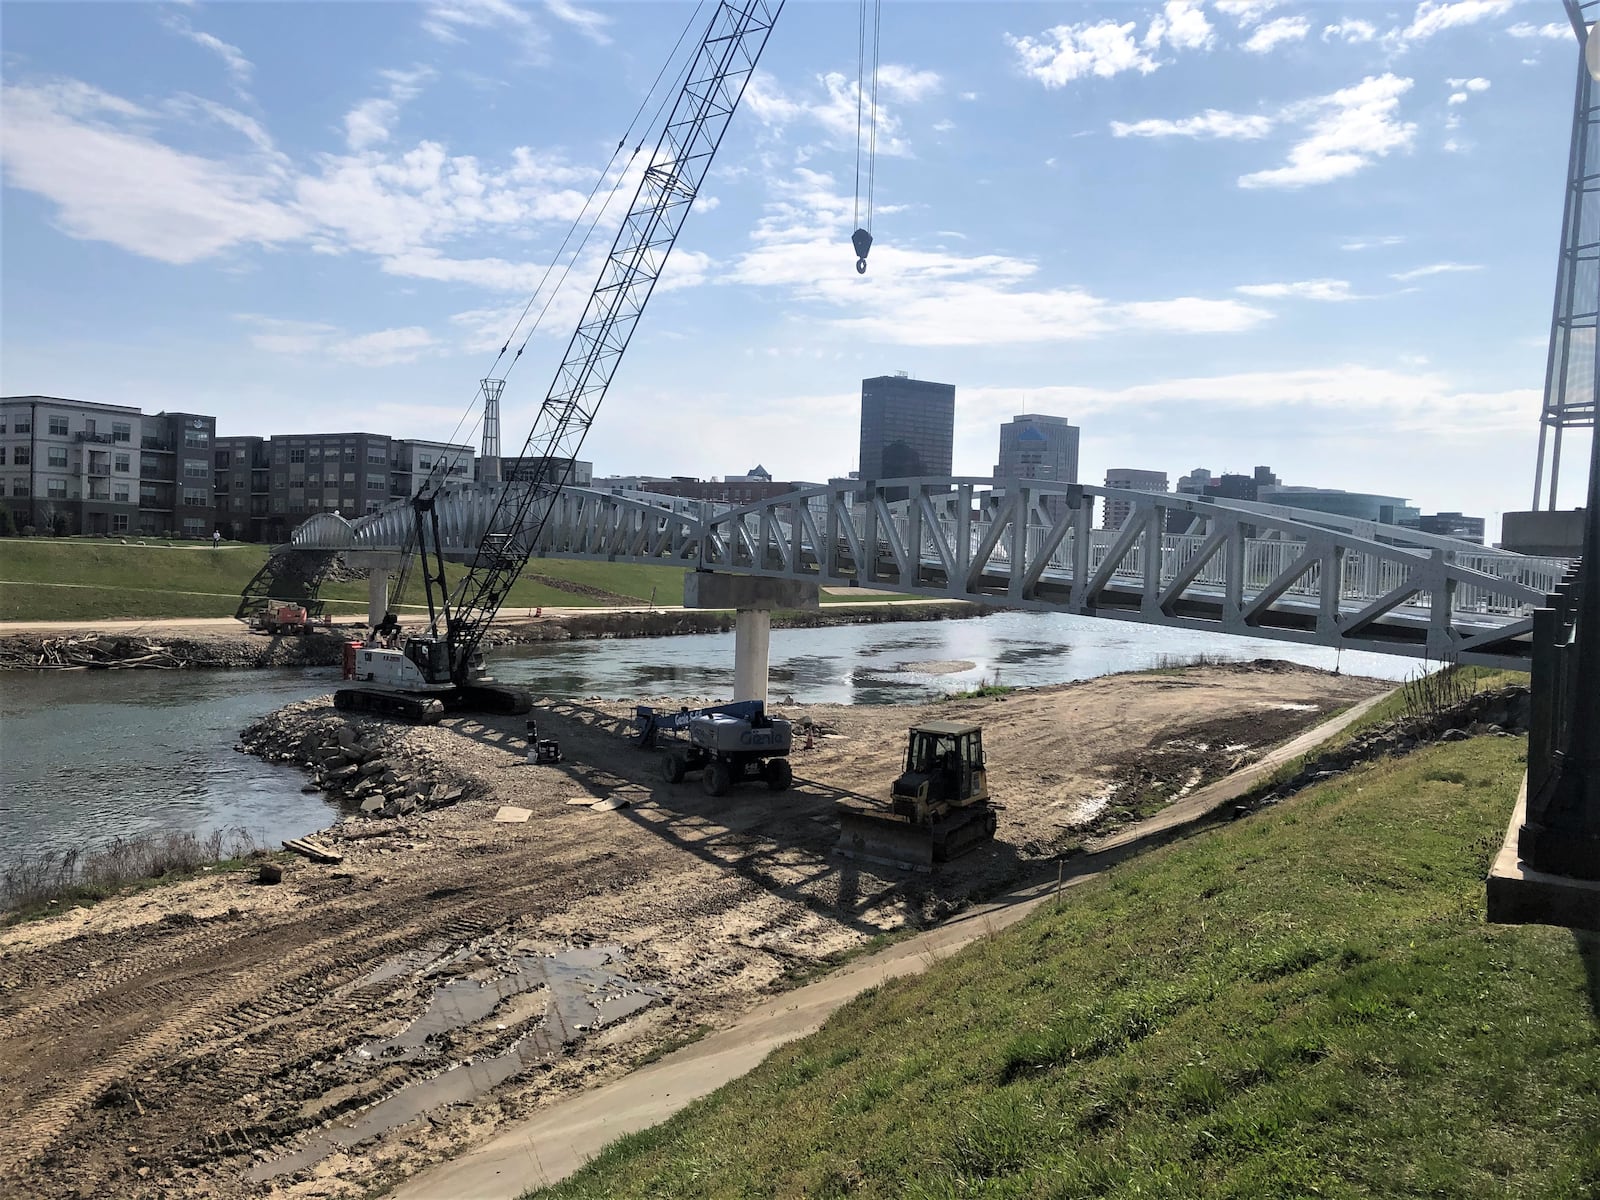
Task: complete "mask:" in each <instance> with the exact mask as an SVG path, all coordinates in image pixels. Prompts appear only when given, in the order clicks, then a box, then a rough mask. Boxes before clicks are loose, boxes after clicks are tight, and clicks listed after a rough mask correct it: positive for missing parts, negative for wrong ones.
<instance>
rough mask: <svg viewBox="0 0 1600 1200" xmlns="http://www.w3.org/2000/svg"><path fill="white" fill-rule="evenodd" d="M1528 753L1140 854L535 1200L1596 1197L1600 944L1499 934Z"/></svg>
mask: <svg viewBox="0 0 1600 1200" xmlns="http://www.w3.org/2000/svg"><path fill="white" fill-rule="evenodd" d="M1524 750H1525V746H1524V743H1523V742H1522V741H1521V740H1520V739H1509V738H1477V739H1472V740H1470V741H1467V742H1461V743H1448V744H1444V745H1439V746H1434V747H1431V748H1428V749H1426V750H1423V751H1420V752H1418V753H1416V754H1414V755H1411V756H1409V757H1407V758H1404V759H1390V760H1385V761H1383V762H1380V763H1376V764H1373V765H1370V766H1367V767H1364V768H1360V769H1358V770H1355V771H1353V772H1351V773H1350V774H1348V775H1347V776H1344V777H1342V778H1340V779H1338V780H1331V781H1329V782H1328V783H1326V784H1324V785H1320V786H1318V787H1316V788H1313V789H1310V790H1308V791H1306V792H1304V793H1302V794H1301V795H1300V796H1299V797H1297V798H1295V799H1293V800H1291V801H1288V802H1286V803H1284V804H1283V805H1281V806H1278V807H1276V808H1274V809H1273V810H1271V811H1270V812H1268V813H1264V814H1262V815H1260V816H1257V817H1254V818H1251V819H1249V820H1245V821H1241V822H1238V823H1235V824H1232V825H1228V826H1225V827H1223V828H1221V829H1218V830H1215V831H1213V832H1211V833H1209V834H1207V835H1205V836H1203V837H1197V838H1193V839H1190V840H1188V841H1186V842H1183V843H1180V844H1178V845H1175V846H1172V847H1168V848H1167V849H1165V850H1161V851H1156V852H1154V853H1152V854H1150V855H1148V856H1147V857H1145V858H1143V859H1140V860H1137V861H1135V862H1131V863H1128V864H1124V865H1123V866H1121V867H1118V868H1116V869H1114V870H1112V871H1111V872H1109V873H1108V874H1107V875H1106V876H1104V877H1102V878H1100V879H1097V880H1093V881H1090V882H1088V883H1086V884H1084V885H1082V886H1081V887H1080V888H1078V889H1075V890H1074V891H1073V892H1072V893H1071V894H1070V895H1069V897H1068V898H1067V899H1066V901H1065V903H1064V904H1063V905H1062V906H1061V908H1060V909H1059V910H1054V909H1050V908H1047V909H1045V910H1042V911H1040V912H1039V913H1037V914H1035V915H1034V916H1033V917H1031V918H1030V919H1028V920H1027V921H1026V922H1024V923H1023V924H1021V925H1019V926H1017V927H1015V928H1014V929H1012V930H1009V931H1006V932H1004V933H1001V934H998V935H995V936H992V937H990V938H987V939H985V940H983V941H981V942H980V943H978V944H976V945H974V946H973V947H971V948H969V949H968V950H966V951H964V952H963V953H961V954H958V955H956V956H953V957H951V958H949V959H946V960H944V961H942V962H938V963H935V964H933V966H932V967H931V968H930V970H929V971H928V973H927V974H925V975H922V976H920V977H916V978H909V979H903V980H897V981H892V982H890V983H888V984H885V985H883V986H882V987H879V988H877V989H875V990H873V991H871V992H869V993H867V994H865V995H863V996H862V997H860V998H859V999H858V1000H856V1001H855V1002H853V1003H851V1004H849V1005H847V1006H846V1007H845V1008H843V1009H841V1010H840V1011H839V1012H838V1013H836V1014H835V1015H834V1017H833V1018H832V1019H831V1020H830V1021H829V1022H828V1023H827V1025H826V1026H824V1028H823V1029H822V1030H821V1031H820V1032H819V1033H817V1034H815V1035H813V1036H812V1037H809V1038H806V1039H803V1040H801V1041H799V1042H796V1043H794V1044H792V1045H790V1046H787V1047H784V1048H782V1049H780V1050H778V1051H776V1052H774V1053H773V1054H772V1055H771V1056H770V1057H769V1058H768V1059H767V1060H766V1061H765V1062H764V1063H763V1064H762V1065H761V1066H760V1067H759V1068H757V1069H756V1070H755V1071H753V1072H752V1073H750V1074H749V1075H747V1076H745V1077H744V1078H742V1079H739V1080H737V1081H735V1082H733V1083H731V1084H729V1085H728V1086H726V1087H724V1088H722V1089H720V1090H719V1091H718V1092H716V1093H714V1094H713V1095H712V1096H710V1097H708V1098H706V1099H705V1100H702V1101H700V1102H697V1103H696V1104H694V1105H692V1106H690V1107H689V1108H687V1109H686V1110H684V1111H683V1112H681V1113H679V1114H678V1115H677V1116H676V1117H674V1118H672V1119H671V1120H669V1121H668V1122H666V1123H665V1124H664V1125H662V1126H660V1127H657V1128H656V1129H652V1130H648V1131H645V1132H642V1133H640V1134H636V1135H633V1136H630V1137H627V1138H624V1139H622V1140H621V1141H620V1142H618V1143H616V1144H614V1145H613V1146H611V1147H609V1148H608V1149H607V1150H605V1151H604V1152H603V1153H602V1154H601V1155H600V1156H599V1157H598V1158H597V1159H596V1160H595V1161H594V1162H593V1163H591V1164H590V1165H589V1166H588V1167H586V1168H585V1169H584V1170H583V1171H581V1172H580V1173H579V1174H578V1175H576V1176H574V1177H573V1178H572V1179H570V1180H569V1181H567V1182H566V1183H565V1184H563V1185H560V1186H558V1187H555V1188H552V1189H549V1190H548V1192H543V1193H539V1194H540V1195H549V1196H553V1197H630V1196H639V1197H644V1196H650V1197H658V1196H729V1197H732V1196H774V1197H790V1196H793V1197H800V1196H808V1197H824V1196H845V1195H850V1196H870V1197H898V1196H906V1197H964V1196H983V1197H1021V1196H1029V1197H1034V1196H1037V1197H1078V1196H1111V1197H1135V1196H1137V1197H1172V1198H1177V1197H1201V1196H1207V1197H1211V1196H1216V1197H1222V1196H1228V1197H1252V1198H1253V1197H1285V1198H1287V1197H1304V1196H1324V1197H1358V1196H1359V1197H1369V1196H1415V1197H1424V1196H1427V1197H1491V1196H1492V1197H1524V1196H1525V1197H1535V1196H1537V1197H1540V1198H1541V1200H1566V1198H1570V1200H1578V1198H1580V1197H1593V1196H1595V1195H1596V1194H1600V939H1596V938H1594V937H1590V936H1582V937H1578V938H1575V937H1574V935H1572V934H1571V933H1568V932H1566V931H1563V930H1557V929H1550V928H1543V927H1537V926H1533V927H1502V926H1489V925H1486V924H1485V923H1484V921H1483V918H1482V911H1483V902H1484V893H1483V877H1484V873H1485V870H1486V865H1487V863H1488V861H1489V858H1490V856H1491V854H1492V853H1493V851H1494V849H1495V848H1496V847H1497V846H1498V843H1499V841H1500V838H1501V836H1502V834H1503V832H1504V829H1505V822H1506V820H1507V819H1508V817H1509V813H1510V809H1511V807H1512V803H1513V801H1514V799H1515V795H1516V790H1517V783H1518V780H1519V777H1520V775H1521V772H1522V769H1523V762H1522V757H1523V753H1524Z"/></svg>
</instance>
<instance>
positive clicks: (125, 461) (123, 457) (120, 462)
mask: <svg viewBox="0 0 1600 1200" xmlns="http://www.w3.org/2000/svg"><path fill="white" fill-rule="evenodd" d="M112 458H113V460H114V461H113V465H114V466H115V467H116V468H117V470H119V471H131V470H132V469H133V459H132V457H131V456H129V455H127V454H115V455H113V456H112Z"/></svg>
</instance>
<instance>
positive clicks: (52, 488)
mask: <svg viewBox="0 0 1600 1200" xmlns="http://www.w3.org/2000/svg"><path fill="white" fill-rule="evenodd" d="M45 494H46V495H47V496H49V497H50V499H52V500H65V499H66V498H67V481H66V480H65V479H52V480H50V481H49V482H48V483H47V484H46V485H45Z"/></svg>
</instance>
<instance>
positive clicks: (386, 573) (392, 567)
mask: <svg viewBox="0 0 1600 1200" xmlns="http://www.w3.org/2000/svg"><path fill="white" fill-rule="evenodd" d="M405 562H406V560H405V555H403V554H391V553H388V552H386V551H382V550H346V551H345V552H344V564H345V566H347V567H351V568H353V569H355V570H357V571H362V570H364V571H366V573H367V624H368V625H377V624H378V623H379V622H381V621H382V620H383V618H384V614H386V613H387V612H388V611H389V578H390V576H392V575H393V574H394V573H395V572H396V571H398V570H400V569H401V568H402V567H404V566H405Z"/></svg>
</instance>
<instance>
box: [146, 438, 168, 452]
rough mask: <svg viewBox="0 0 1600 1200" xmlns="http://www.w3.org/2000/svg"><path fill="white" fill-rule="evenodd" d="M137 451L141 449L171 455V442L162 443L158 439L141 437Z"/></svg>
mask: <svg viewBox="0 0 1600 1200" xmlns="http://www.w3.org/2000/svg"><path fill="white" fill-rule="evenodd" d="M139 449H141V450H159V451H161V452H162V453H163V454H171V453H172V443H171V442H163V441H162V440H161V439H160V438H154V437H142V438H140V439H139Z"/></svg>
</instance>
